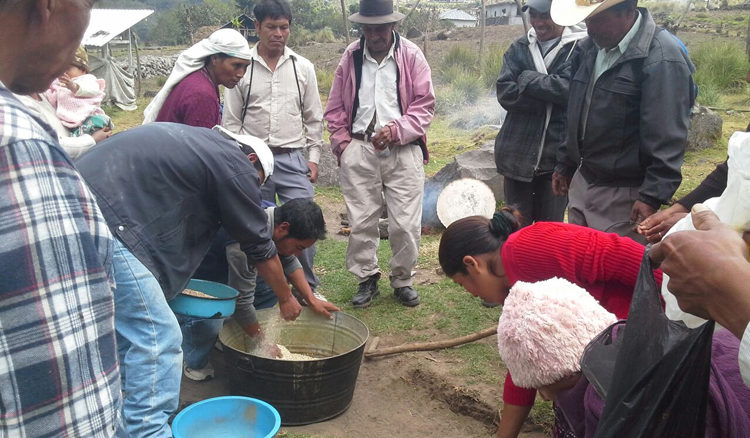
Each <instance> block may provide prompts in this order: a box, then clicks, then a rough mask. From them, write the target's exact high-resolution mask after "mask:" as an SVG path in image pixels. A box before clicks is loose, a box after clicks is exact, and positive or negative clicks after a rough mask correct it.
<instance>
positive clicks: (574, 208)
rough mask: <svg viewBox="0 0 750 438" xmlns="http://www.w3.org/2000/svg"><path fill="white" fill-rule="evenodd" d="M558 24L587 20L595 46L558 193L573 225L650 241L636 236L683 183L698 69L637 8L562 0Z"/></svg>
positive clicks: (571, 111) (589, 49) (555, 15)
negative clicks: (694, 74) (564, 198)
mask: <svg viewBox="0 0 750 438" xmlns="http://www.w3.org/2000/svg"><path fill="white" fill-rule="evenodd" d="M551 15H552V19H553V20H555V22H556V23H558V24H560V25H563V26H567V25H573V24H576V23H578V22H580V21H582V20H583V21H584V22H585V23H586V27H587V29H588V34H589V36H590V37H591V38H589V39H587V40H584V41H582V42H581V44H580V46H581V58H580V62H579V67H578V69H577V70H576V72H575V73H574V75H573V77H572V78H571V81H570V95H569V98H568V137H567V141H566V142H565V143H564V144H563V145H562V147H561V148H560V149H559V151H558V157H557V158H558V160H557V161H558V163H557V166H556V167H555V174H554V175H553V181H552V183H553V187H554V189H555V192H556V193H560V194H564V193H568V197H569V205H568V220H569V221H570V222H571V223H576V224H580V225H585V226H589V227H592V228H596V229H599V230H604V231H612V232H616V233H618V234H620V235H625V236H630V237H632V238H633V239H635V240H638V241H640V242H643V241H644V240H643V236H642V235H639V234H638V233H637V232H636V230H635V227H636V226H637V224H639V223H640V222H641V221H642V220H644V219H645V218H647V217H648V216H650V215H652V214H653V213H655V212H656V210H657V209H658V208H659V207H660V206H661V205H662V204H666V203H667V202H669V200H670V199H671V197H672V195H673V194H674V192H675V190H677V187H678V186H679V185H680V181H681V179H682V176H681V172H680V167H681V166H682V159H683V156H684V151H685V145H686V141H687V131H688V126H689V123H690V118H689V111H690V107H691V106H692V103H693V102H694V100H695V89H694V86H693V81H692V78H691V74H692V72H693V71H694V68H693V65H692V63H691V62H690V59H689V58H688V56H687V53H685V51H683V50H682V48H681V47H680V44H679V42H678V41H677V39H676V38H675V37H673V36H672V35H670V34H669V32H667V31H666V30H664V29H662V28H660V27H657V26H656V24H655V23H654V20H653V18H652V17H651V15H650V14H649V12H648V11H647V10H646V9H644V8H638V7H637V0H603V1H602V0H553V1H552V8H551ZM576 169H577V170H576Z"/></svg>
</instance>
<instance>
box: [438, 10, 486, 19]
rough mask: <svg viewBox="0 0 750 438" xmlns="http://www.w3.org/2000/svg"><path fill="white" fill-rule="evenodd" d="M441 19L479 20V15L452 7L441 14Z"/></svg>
mask: <svg viewBox="0 0 750 438" xmlns="http://www.w3.org/2000/svg"><path fill="white" fill-rule="evenodd" d="M440 19H441V20H461V21H477V17H475V16H473V15H471V14H467V13H466V12H464V11H461V10H458V9H450V10H448V11H445V12H442V13H441V14H440Z"/></svg>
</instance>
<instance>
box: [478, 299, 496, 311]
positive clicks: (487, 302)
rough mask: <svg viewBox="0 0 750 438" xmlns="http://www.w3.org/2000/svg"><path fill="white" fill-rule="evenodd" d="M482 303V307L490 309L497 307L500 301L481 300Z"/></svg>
mask: <svg viewBox="0 0 750 438" xmlns="http://www.w3.org/2000/svg"><path fill="white" fill-rule="evenodd" d="M482 305H483V306H484V307H487V308H488V309H491V308H493V307H497V306H499V305H500V303H493V302H492V301H485V300H482Z"/></svg>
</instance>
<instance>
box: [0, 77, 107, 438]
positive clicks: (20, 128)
mask: <svg viewBox="0 0 750 438" xmlns="http://www.w3.org/2000/svg"><path fill="white" fill-rule="evenodd" d="M55 138H56V137H55V136H54V134H53V133H52V131H51V128H49V127H47V126H46V125H44V124H42V123H41V122H40V121H39V120H37V119H34V118H33V117H32V116H31V115H30V113H29V112H28V111H27V110H26V109H25V108H24V107H23V105H22V104H21V103H20V102H19V101H18V100H17V99H16V98H15V97H14V96H13V95H12V94H11V93H10V92H9V91H8V90H7V89H6V88H5V87H3V86H2V84H0V166H1V167H2V173H0V190H1V191H2V192H1V193H2V194H1V195H0V437H53V436H54V437H107V436H113V435H114V432H115V427H116V423H117V421H118V415H119V408H120V401H121V393H120V381H119V380H120V375H119V371H118V365H117V348H116V345H115V332H114V318H113V315H114V305H113V300H112V291H111V288H110V283H109V281H108V278H109V277H108V275H107V274H108V273H109V267H110V266H111V251H112V245H113V241H112V236H111V235H110V233H109V231H108V228H107V225H106V223H105V222H104V218H103V217H102V215H101V212H100V211H99V208H98V207H97V205H96V202H95V200H94V197H93V195H92V194H91V193H90V192H89V190H88V188H87V187H86V186H85V184H84V182H83V179H82V178H81V176H80V175H79V174H78V172H77V171H76V169H75V167H74V166H73V164H72V163H71V161H70V158H69V157H68V156H67V155H66V154H65V152H64V151H63V150H62V148H61V147H60V146H59V144H58V143H57V140H55ZM105 267H106V268H105Z"/></svg>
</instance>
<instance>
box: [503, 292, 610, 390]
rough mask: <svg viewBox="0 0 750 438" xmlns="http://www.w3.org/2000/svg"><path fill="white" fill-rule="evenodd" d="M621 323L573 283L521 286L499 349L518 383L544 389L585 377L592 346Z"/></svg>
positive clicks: (508, 306) (508, 307)
mask: <svg viewBox="0 0 750 438" xmlns="http://www.w3.org/2000/svg"><path fill="white" fill-rule="evenodd" d="M616 321H617V318H616V317H615V315H614V314H612V313H610V312H608V311H606V310H605V309H604V307H602V306H601V305H599V303H598V302H597V301H596V300H595V299H594V297H592V296H591V295H589V293H588V292H586V290H584V289H583V288H581V287H579V286H577V285H575V284H573V283H571V282H569V281H567V280H564V279H562V278H551V279H549V280H545V281H540V282H537V283H525V282H522V281H519V282H516V284H515V285H514V286H513V287H512V288H511V289H510V293H509V294H508V298H506V299H505V305H504V306H503V313H502V315H500V322H499V323H498V325H497V346H498V349H499V350H500V357H502V359H503V361H504V362H505V364H506V365H507V367H508V371H510V374H511V376H513V383H515V384H516V385H517V386H519V387H521V388H540V387H542V386H546V385H549V384H552V383H555V382H557V381H558V380H561V379H563V378H565V377H568V376H570V375H571V374H573V373H576V372H578V371H580V370H581V367H580V364H579V362H580V360H581V356H583V350H584V348H585V347H586V345H587V344H588V343H589V342H590V341H591V340H592V339H593V338H594V337H595V336H596V335H597V334H599V333H600V332H602V331H603V330H604V329H605V328H607V327H608V326H610V325H611V324H612V323H614V322H616Z"/></svg>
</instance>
